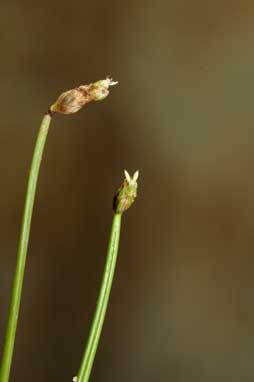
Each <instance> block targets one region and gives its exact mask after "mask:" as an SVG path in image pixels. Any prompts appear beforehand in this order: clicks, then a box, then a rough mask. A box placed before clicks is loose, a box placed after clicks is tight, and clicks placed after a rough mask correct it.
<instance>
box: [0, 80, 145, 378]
mask: <svg viewBox="0 0 254 382" xmlns="http://www.w3.org/2000/svg"><path fill="white" fill-rule="evenodd" d="M116 83H117V82H113V81H112V80H111V79H110V78H106V79H105V80H101V81H97V82H95V83H92V84H90V85H81V86H79V87H77V88H75V89H71V90H68V91H67V92H64V93H62V94H61V95H60V97H59V98H58V99H57V100H56V102H55V103H54V104H53V105H52V106H51V107H50V109H49V111H48V112H47V113H45V115H44V116H43V119H42V122H41V125H40V128H39V132H38V136H37V139H36V143H35V148H34V153H33V157H32V162H31V166H30V172H29V176H28V184H27V191H26V196H25V204H24V210H23V217H22V223H21V230H20V238H19V245H18V253H17V262H16V269H15V274H14V280H13V287H12V294H11V302H10V308H9V315H8V320H7V328H6V335H5V342H4V347H3V352H2V358H1V364H0V382H8V381H9V377H10V371H11V364H12V358H13V352H14V344H15V337H16V330H17V324H18V318H19V310H20V302H21V295H22V287H23V280H24V273H25V266H26V257H27V250H28V243H29V236H30V227H31V220H32V213H33V207H34V200H35V194H36V188H37V181H38V176H39V170H40V164H41V160H42V156H43V152H44V147H45V143H46V139H47V135H48V131H49V127H50V123H51V120H52V117H53V115H54V114H55V113H62V114H72V113H75V112H77V111H78V110H80V109H81V108H82V107H83V106H84V105H86V104H87V103H89V102H91V101H100V100H103V99H104V98H105V97H107V95H108V94H109V87H110V86H112V85H115V84H116ZM125 177H126V178H125V181H124V183H123V185H122V187H121V188H120V189H119V190H118V193H117V195H116V197H115V198H114V211H115V212H114V217H113V223H112V230H111V234H110V240H109V246H108V253H107V260H106V265H105V271H104V276H103V279H102V285H101V290H100V294H99V299H98V303H97V307H96V310H95V315H94V320H93V323H92V327H91V332H90V334H89V339H88V342H87V346H86V349H85V353H84V357H83V359H82V362H81V366H80V369H79V372H78V376H77V377H75V379H77V380H78V381H79V382H85V381H88V379H89V376H90V373H91V368H92V364H93V360H94V357H95V353H96V350H97V346H98V342H99V337H100V333H101V329H102V325H103V321H104V318H105V313H106V308H107V304H108V299H109V294H110V289H111V285H112V279H113V274H114V269H115V263H116V257H117V252H118V244H119V237H120V227H121V216H122V213H123V212H124V211H125V210H126V209H127V208H129V206H130V205H131V204H132V202H133V201H134V199H135V196H136V190H137V183H136V181H137V177H138V172H136V173H135V174H134V176H133V178H131V177H130V176H129V174H128V173H127V172H125Z"/></svg>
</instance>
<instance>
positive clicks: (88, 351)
mask: <svg viewBox="0 0 254 382" xmlns="http://www.w3.org/2000/svg"><path fill="white" fill-rule="evenodd" d="M120 229H121V214H119V213H115V214H114V217H113V222H112V228H111V234H110V240H109V245H108V251H107V259H106V263H105V268H104V274H103V278H102V284H101V289H100V293H99V298H98V301H97V306H96V310H95V314H94V318H93V322H92V326H91V329H90V333H89V337H88V341H87V344H86V348H85V352H84V356H83V359H82V362H81V365H80V369H79V372H78V376H77V381H78V382H88V380H89V377H90V374H91V370H92V367H93V362H94V358H95V354H96V351H97V347H98V343H99V339H100V334H101V330H102V326H103V322H104V319H105V314H106V310H107V306H108V301H109V295H110V290H111V286H112V281H113V276H114V271H115V266H116V259H117V253H118V246H119V238H120Z"/></svg>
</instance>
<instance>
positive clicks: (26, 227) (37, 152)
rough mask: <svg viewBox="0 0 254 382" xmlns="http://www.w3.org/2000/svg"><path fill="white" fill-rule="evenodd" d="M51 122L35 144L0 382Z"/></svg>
mask: <svg viewBox="0 0 254 382" xmlns="http://www.w3.org/2000/svg"><path fill="white" fill-rule="evenodd" d="M50 122H51V115H50V113H46V114H45V115H44V117H43V119H42V122H41V126H40V129H39V133H38V137H37V140H36V144H35V148H34V153H33V158H32V163H31V168H30V173H29V178H28V185H27V191H26V198H25V205H24V211H23V218H22V224H21V231H20V239H19V246H18V254H17V264H16V270H15V275H14V281H13V289H12V296H11V303H10V310H9V317H8V322H7V329H6V337H5V343H4V349H3V354H2V361H1V369H0V382H8V381H9V376H10V369H11V363H12V357H13V351H14V343H15V335H16V330H17V323H18V317H19V308H20V300H21V293H22V286H23V279H24V271H25V265H26V256H27V248H28V241H29V234H30V226H31V219H32V213H33V206H34V198H35V192H36V185H37V180H38V174H39V170H40V163H41V159H42V154H43V149H44V146H45V142H46V138H47V134H48V130H49V125H50Z"/></svg>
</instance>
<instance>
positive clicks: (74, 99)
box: [50, 78, 117, 114]
mask: <svg viewBox="0 0 254 382" xmlns="http://www.w3.org/2000/svg"><path fill="white" fill-rule="evenodd" d="M116 84H117V82H113V81H112V80H111V79H110V78H106V79H105V80H100V81H97V82H95V83H93V84H90V85H81V86H79V87H77V88H75V89H71V90H68V91H67V92H64V93H62V94H61V95H60V96H59V97H58V99H57V100H56V102H55V103H54V104H53V105H52V106H51V107H50V110H51V111H52V112H57V113H62V114H73V113H76V112H77V111H79V110H80V109H81V108H82V107H83V106H84V105H86V104H87V103H89V102H91V101H101V100H103V99H104V98H106V97H107V95H108V94H109V86H113V85H116Z"/></svg>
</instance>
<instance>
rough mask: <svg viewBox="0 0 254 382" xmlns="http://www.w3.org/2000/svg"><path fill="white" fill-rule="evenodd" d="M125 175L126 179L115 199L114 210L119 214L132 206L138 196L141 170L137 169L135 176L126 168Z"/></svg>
mask: <svg viewBox="0 0 254 382" xmlns="http://www.w3.org/2000/svg"><path fill="white" fill-rule="evenodd" d="M124 175H125V179H124V181H123V184H122V185H121V187H120V188H119V189H118V191H117V193H116V195H115V197H114V201H113V208H114V211H115V212H116V213H118V214H122V213H123V212H125V211H126V210H127V209H128V208H130V206H131V205H132V204H133V202H134V200H135V198H136V196H137V188H138V184H137V179H138V176H139V172H138V171H136V172H135V173H134V175H133V177H131V176H130V175H129V173H128V172H127V171H126V170H124Z"/></svg>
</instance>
